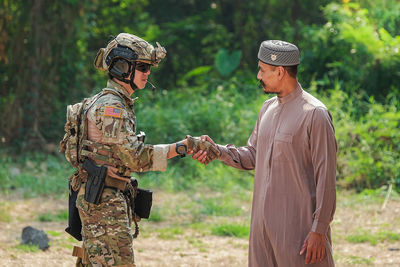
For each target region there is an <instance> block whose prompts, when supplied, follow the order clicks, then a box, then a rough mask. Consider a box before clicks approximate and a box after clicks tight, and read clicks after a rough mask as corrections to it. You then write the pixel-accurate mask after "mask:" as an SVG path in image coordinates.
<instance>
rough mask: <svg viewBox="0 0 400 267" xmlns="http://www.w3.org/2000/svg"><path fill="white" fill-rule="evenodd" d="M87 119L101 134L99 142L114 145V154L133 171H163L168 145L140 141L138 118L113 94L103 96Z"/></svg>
mask: <svg viewBox="0 0 400 267" xmlns="http://www.w3.org/2000/svg"><path fill="white" fill-rule="evenodd" d="M88 116H91V118H92V120H94V121H96V126H97V128H98V129H99V130H100V131H101V132H102V137H101V140H100V142H101V143H102V144H107V145H112V146H113V147H114V154H115V156H116V157H118V158H119V159H120V160H121V161H122V162H123V163H124V165H125V166H126V167H128V168H129V169H130V170H131V171H133V172H146V171H164V170H165V169H166V167H167V154H168V151H169V145H150V144H144V143H143V142H142V141H139V140H138V138H137V136H136V133H135V124H136V118H135V116H134V114H133V112H132V113H129V112H128V111H127V110H126V108H125V107H124V105H123V104H122V103H121V100H120V99H119V98H118V97H116V96H114V95H111V96H109V95H107V97H101V98H100V99H99V100H98V101H97V102H96V105H95V106H94V107H93V108H91V110H90V111H89V114H88Z"/></svg>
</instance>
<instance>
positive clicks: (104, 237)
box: [76, 184, 135, 267]
mask: <svg viewBox="0 0 400 267" xmlns="http://www.w3.org/2000/svg"><path fill="white" fill-rule="evenodd" d="M84 194H85V186H84V184H83V185H82V187H81V189H80V191H79V193H78V197H77V199H76V207H77V208H78V211H79V216H80V218H81V221H82V239H83V246H84V248H85V249H86V251H87V253H88V255H89V260H90V263H91V266H96V267H97V266H125V265H126V266H135V265H134V264H133V263H134V256H133V246H132V245H133V236H132V232H131V222H132V215H131V212H130V208H129V206H128V203H127V200H126V199H125V196H124V195H123V193H122V192H120V191H118V190H116V189H113V188H105V189H104V192H103V194H102V196H101V202H100V204H98V205H96V204H92V203H89V202H87V201H85V199H84Z"/></svg>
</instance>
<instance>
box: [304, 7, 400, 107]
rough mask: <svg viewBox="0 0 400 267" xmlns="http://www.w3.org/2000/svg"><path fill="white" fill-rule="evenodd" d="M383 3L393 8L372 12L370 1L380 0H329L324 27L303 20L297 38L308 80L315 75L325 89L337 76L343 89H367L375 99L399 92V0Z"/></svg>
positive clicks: (330, 85) (350, 90) (325, 9)
mask: <svg viewBox="0 0 400 267" xmlns="http://www.w3.org/2000/svg"><path fill="white" fill-rule="evenodd" d="M381 3H385V5H386V6H385V10H386V9H391V10H397V11H395V12H393V11H391V12H376V11H375V12H374V11H372V12H370V10H373V9H372V8H371V9H367V8H368V7H369V5H373V6H374V8H375V7H377V6H379V4H376V3H372V1H371V2H370V3H366V2H361V1H360V4H358V3H354V2H351V3H349V4H337V3H331V4H329V5H327V6H326V7H325V8H324V9H323V10H324V16H325V18H326V19H327V23H326V24H325V25H324V26H323V27H319V26H315V25H311V26H306V25H304V27H302V30H301V35H302V36H303V38H302V40H301V41H300V42H299V46H300V47H303V49H302V51H303V52H302V60H301V61H302V63H301V66H302V67H301V70H300V77H302V78H301V79H303V80H304V81H306V82H307V83H308V82H309V81H312V80H313V79H315V80H318V84H319V86H320V87H321V88H324V89H328V88H332V87H333V86H334V84H335V82H336V81H337V80H338V79H339V80H340V83H341V85H342V86H341V88H342V89H343V90H345V91H346V92H348V93H353V92H355V91H356V92H357V95H359V94H361V93H362V91H365V92H366V93H367V95H374V96H375V97H376V99H378V100H379V101H382V100H384V98H385V96H387V95H388V94H390V93H396V94H397V92H396V90H395V88H396V86H397V84H398V82H396V81H399V80H400V73H399V72H397V71H393V70H396V69H399V67H400V53H399V47H400V36H398V30H396V28H392V27H393V25H397V24H400V19H399V16H398V14H399V10H400V4H399V2H398V1H397V2H396V1H381ZM361 4H362V5H361ZM380 10H381V11H382V7H380ZM396 13H397V14H396ZM371 15H372V16H371ZM382 17H384V18H382ZM383 20H384V21H390V22H388V23H386V22H383V23H382V21H383ZM379 25H382V26H383V25H385V26H388V27H389V28H383V27H379Z"/></svg>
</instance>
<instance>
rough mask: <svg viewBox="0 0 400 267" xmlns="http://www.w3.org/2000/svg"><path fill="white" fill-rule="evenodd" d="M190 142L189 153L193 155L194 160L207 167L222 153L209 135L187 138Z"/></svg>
mask: <svg viewBox="0 0 400 267" xmlns="http://www.w3.org/2000/svg"><path fill="white" fill-rule="evenodd" d="M186 138H187V142H188V151H190V152H191V153H193V154H194V155H193V159H194V160H197V161H199V162H200V163H202V164H204V165H207V164H209V163H210V162H211V161H213V160H215V159H217V158H218V157H219V156H220V155H221V152H220V151H219V150H218V148H217V146H216V144H215V143H214V141H213V140H212V139H211V138H210V137H209V136H207V135H202V136H201V137H192V136H190V135H188V136H186Z"/></svg>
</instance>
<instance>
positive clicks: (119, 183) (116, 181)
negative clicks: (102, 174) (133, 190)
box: [105, 175, 131, 191]
mask: <svg viewBox="0 0 400 267" xmlns="http://www.w3.org/2000/svg"><path fill="white" fill-rule="evenodd" d="M130 182H131V180H130V179H129V178H122V177H121V178H116V177H111V176H108V175H107V176H106V180H105V186H106V187H112V188H116V189H119V190H121V191H125V188H126V185H127V184H128V183H130Z"/></svg>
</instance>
